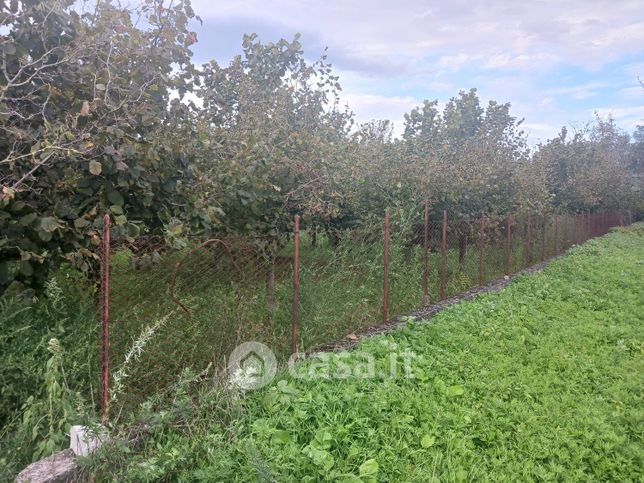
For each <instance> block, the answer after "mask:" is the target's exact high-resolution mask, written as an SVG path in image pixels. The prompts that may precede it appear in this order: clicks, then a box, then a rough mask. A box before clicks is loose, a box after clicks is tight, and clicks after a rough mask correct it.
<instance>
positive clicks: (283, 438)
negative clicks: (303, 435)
mask: <svg viewBox="0 0 644 483" xmlns="http://www.w3.org/2000/svg"><path fill="white" fill-rule="evenodd" d="M273 441H274V442H276V443H282V444H286V443H290V442H291V435H290V434H289V432H288V431H284V430H281V429H278V430H276V431H275V432H274V433H273Z"/></svg>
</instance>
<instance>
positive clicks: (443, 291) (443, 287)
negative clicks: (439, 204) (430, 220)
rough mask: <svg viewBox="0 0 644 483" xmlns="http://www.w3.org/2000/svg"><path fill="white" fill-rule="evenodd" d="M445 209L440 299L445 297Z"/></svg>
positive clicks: (445, 212) (444, 214)
mask: <svg viewBox="0 0 644 483" xmlns="http://www.w3.org/2000/svg"><path fill="white" fill-rule="evenodd" d="M446 257H447V210H443V238H442V240H441V280H440V299H441V300H443V299H445V269H446V268H447V267H446V265H447V259H446Z"/></svg>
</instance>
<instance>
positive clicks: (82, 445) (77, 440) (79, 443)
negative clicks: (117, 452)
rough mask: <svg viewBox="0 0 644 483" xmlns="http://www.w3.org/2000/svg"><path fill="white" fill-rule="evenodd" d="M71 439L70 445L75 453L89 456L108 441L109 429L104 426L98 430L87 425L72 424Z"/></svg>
mask: <svg viewBox="0 0 644 483" xmlns="http://www.w3.org/2000/svg"><path fill="white" fill-rule="evenodd" d="M69 440H70V441H69V447H70V448H71V450H72V451H73V452H74V454H76V455H78V456H87V455H88V454H90V453H91V452H92V451H94V450H96V449H98V448H100V446H101V445H102V444H103V443H104V442H105V441H107V431H106V430H105V429H104V428H99V429H98V431H97V430H90V428H87V427H86V426H72V427H71V429H70V430H69Z"/></svg>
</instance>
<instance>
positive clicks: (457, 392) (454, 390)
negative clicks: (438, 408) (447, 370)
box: [447, 385, 465, 396]
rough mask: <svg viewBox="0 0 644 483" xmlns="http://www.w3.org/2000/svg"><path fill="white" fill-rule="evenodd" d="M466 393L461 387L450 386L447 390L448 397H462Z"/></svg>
mask: <svg viewBox="0 0 644 483" xmlns="http://www.w3.org/2000/svg"><path fill="white" fill-rule="evenodd" d="M464 392H465V389H463V386H459V385H455V386H450V387H448V388H447V395H448V396H462V395H463V393H464Z"/></svg>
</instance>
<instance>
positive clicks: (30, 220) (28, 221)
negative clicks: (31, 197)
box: [20, 213, 38, 226]
mask: <svg viewBox="0 0 644 483" xmlns="http://www.w3.org/2000/svg"><path fill="white" fill-rule="evenodd" d="M37 217H38V213H29V214H28V215H25V216H23V217H22V218H20V224H21V225H22V226H29V225H31V224H32V223H33V221H34V220H35V219H36V218H37Z"/></svg>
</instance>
